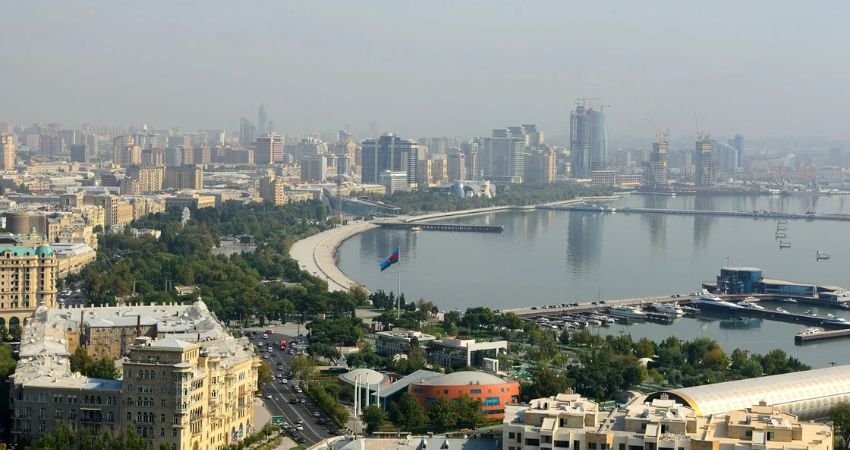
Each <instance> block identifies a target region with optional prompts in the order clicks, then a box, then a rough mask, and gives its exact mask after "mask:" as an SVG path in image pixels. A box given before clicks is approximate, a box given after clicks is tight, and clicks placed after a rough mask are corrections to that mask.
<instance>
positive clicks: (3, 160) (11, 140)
mask: <svg viewBox="0 0 850 450" xmlns="http://www.w3.org/2000/svg"><path fill="white" fill-rule="evenodd" d="M0 170H15V135H14V134H11V133H3V134H0Z"/></svg>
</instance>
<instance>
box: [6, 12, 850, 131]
mask: <svg viewBox="0 0 850 450" xmlns="http://www.w3.org/2000/svg"><path fill="white" fill-rule="evenodd" d="M657 5H658V6H657V7H655V8H651V7H648V6H646V5H634V4H630V3H627V2H601V3H594V4H592V5H587V4H582V5H570V4H561V3H555V2H539V3H536V4H534V5H500V7H495V8H494V7H491V5H490V4H489V3H486V4H485V3H482V2H464V3H463V4H460V5H458V4H454V3H451V4H450V3H447V2H435V3H430V4H427V5H417V7H416V8H410V7H406V6H404V5H398V4H395V3H392V2H382V1H375V2H370V3H369V4H368V5H367V6H372V7H371V8H369V7H362V6H361V5H358V6H356V7H355V6H354V5H334V6H329V5H322V4H271V3H260V4H258V5H257V6H256V7H255V8H250V9H248V8H245V7H244V5H230V4H226V3H220V4H216V5H215V6H216V7H213V8H210V7H206V8H197V7H194V6H192V5H185V4H184V5H171V4H169V5H168V11H169V14H162V12H161V9H158V8H156V7H155V6H156V4H154V5H152V6H151V7H149V8H144V9H139V8H133V9H130V6H129V5H112V4H110V5H98V7H97V8H94V7H93V4H90V5H89V6H88V7H86V6H85V5H83V6H77V5H73V6H72V5H61V4H60V5H52V6H51V9H50V11H49V13H46V12H45V11H43V10H42V8H39V6H31V5H19V6H18V7H16V8H14V9H12V10H10V11H8V19H9V20H8V25H7V26H6V27H4V28H3V30H2V31H0V36H2V39H0V41H1V42H3V43H2V44H0V56H2V57H3V58H4V60H6V61H18V63H17V64H15V65H14V69H13V70H9V71H7V72H6V74H5V80H6V81H5V83H3V84H2V85H0V95H2V96H3V98H5V99H6V105H7V108H6V109H5V111H4V113H5V114H4V117H2V118H0V120H2V121H7V122H15V123H22V124H26V123H31V122H36V121H47V122H61V123H63V124H67V125H68V126H71V127H76V126H78V125H79V124H80V122H89V123H113V124H131V123H138V124H141V123H145V122H151V121H155V122H157V123H159V124H162V126H172V125H175V124H180V125H183V126H185V127H187V128H201V127H213V128H225V129H228V130H231V129H233V128H235V127H236V125H237V124H238V118H239V117H240V116H244V117H253V118H256V117H257V107H258V106H259V105H260V104H265V107H266V110H267V111H268V117H274V118H275V123H276V126H277V128H278V129H279V130H280V131H285V132H296V133H297V132H306V131H308V130H323V129H327V128H333V127H335V126H338V125H335V124H350V126H351V130H352V131H354V132H355V134H358V135H360V136H363V137H369V136H370V135H371V134H372V133H370V130H372V129H376V130H377V131H378V133H381V132H385V131H393V132H396V133H397V134H399V135H405V136H435V135H445V136H460V135H476V134H477V135H483V134H485V133H486V130H488V129H489V128H491V127H492V124H496V123H525V122H533V123H537V124H539V125H540V126H541V128H542V129H545V130H548V134H549V135H550V136H551V137H552V138H553V139H552V140H553V141H555V140H557V139H555V138H557V137H558V136H566V135H567V133H568V128H569V112H570V110H572V109H573V108H574V102H575V99H576V98H580V97H594V96H601V97H605V98H606V100H607V101H608V102H610V104H611V105H612V107H611V108H610V110H606V114H607V116H608V123H609V129H610V131H611V136H612V137H619V136H642V135H651V132H652V130H651V129H650V128H648V127H647V125H646V123H645V119H646V118H653V119H654V120H656V121H657V123H658V124H659V125H663V126H664V127H665V128H668V127H669V128H670V129H671V130H673V136H676V135H680V134H682V135H684V134H691V133H692V131H691V130H694V128H695V127H694V125H693V124H694V117H693V116H694V113H697V114H698V115H699V117H700V122H701V123H702V126H703V127H704V128H705V129H706V130H708V131H711V132H712V134H713V135H722V136H733V135H734V134H736V133H741V134H744V135H747V136H754V137H781V136H826V137H834V138H848V136H850V134H848V133H847V131H845V127H844V126H843V122H844V117H843V105H844V104H846V102H847V100H848V98H847V96H848V94H847V93H846V90H844V89H842V86H841V80H843V79H844V78H846V77H845V76H844V75H846V74H848V73H850V67H848V65H847V64H846V63H844V62H843V61H840V60H839V59H837V58H833V57H831V56H830V55H836V54H840V53H841V52H840V45H841V43H843V42H845V41H846V40H847V37H848V35H847V34H848V31H846V30H845V29H844V28H843V26H842V25H843V23H845V22H846V20H845V19H847V18H848V16H850V8H848V7H847V5H845V4H842V3H837V2H835V3H832V2H830V3H825V4H820V5H814V6H812V7H810V8H807V9H806V10H804V11H799V10H798V8H795V7H794V6H792V4H791V3H790V2H771V3H767V2H748V3H746V4H738V3H732V2H714V3H712V4H711V5H706V6H704V7H702V8H692V7H690V5H680V4H677V3H674V2H660V3H658V4H657ZM733 6H734V8H733ZM188 16H191V17H193V18H194V20H192V21H183V20H178V18H180V17H188ZM69 17H73V18H74V20H73V21H70V20H68V18H69ZM232 17H242V19H244V20H238V21H235V20H232ZM387 17H395V18H396V19H397V20H393V21H387V20H385V19H386V18H387ZM119 19H120V20H119ZM792 22H793V23H794V25H795V26H794V27H789V26H781V24H785V23H792ZM420 24H422V25H424V24H427V26H417V25H420ZM72 25H73V26H72ZM319 25H321V26H319ZM378 25H380V26H378ZM777 25H780V26H777ZM36 29H37V30H39V33H37V34H36V33H33V32H32V30H36ZM127 29H138V30H139V31H140V32H138V33H126V30H127ZM506 30H510V31H506ZM104 36H109V38H110V40H111V42H112V45H110V46H107V47H105V46H99V45H95V44H96V43H98V42H100V40H101V39H102V38H103V37H104ZM387 36H393V39H387V38H386V37H387ZM22 43H26V45H20V44H22ZM506 50H509V51H511V52H514V53H517V54H522V55H524V57H523V58H522V61H523V63H519V64H505V58H504V56H505V55H504V52H505V51H506ZM24 52H25V53H24ZM32 54H39V55H40V58H29V57H28V56H29V55H32ZM116 54H118V55H131V56H132V58H128V59H127V60H126V61H127V62H126V63H124V64H125V65H126V67H125V68H124V69H122V70H117V67H120V66H121V63H120V62H119V61H117V58H120V57H118V56H115V55H116ZM792 56H793V57H792ZM261 63H262V64H264V67H266V70H263V71H258V70H256V67H258V66H259V64H261ZM340 67H343V68H345V69H344V70H340ZM446 68H451V70H446ZM164 73H167V76H166V75H161V74H164ZM767 74H774V75H775V76H766V75H767ZM496 92H498V95H495V94H494V93H496ZM401 98H404V101H399V100H400V99H401ZM8 105H11V106H8ZM805 110H808V111H818V113H817V114H800V113H799V111H805ZM436 111H442V113H440V114H435V112H436ZM332 124H333V125H332Z"/></svg>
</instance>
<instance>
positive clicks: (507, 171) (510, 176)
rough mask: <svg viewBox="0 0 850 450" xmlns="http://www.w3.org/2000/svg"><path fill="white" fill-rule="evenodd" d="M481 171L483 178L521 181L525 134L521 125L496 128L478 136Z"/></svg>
mask: <svg viewBox="0 0 850 450" xmlns="http://www.w3.org/2000/svg"><path fill="white" fill-rule="evenodd" d="M480 142H481V148H480V164H481V172H482V173H483V174H484V177H485V178H488V179H491V180H497V181H507V182H510V183H521V182H522V177H524V176H525V154H526V136H525V134H524V133H523V131H522V127H510V128H498V129H495V130H493V136H492V137H486V138H480Z"/></svg>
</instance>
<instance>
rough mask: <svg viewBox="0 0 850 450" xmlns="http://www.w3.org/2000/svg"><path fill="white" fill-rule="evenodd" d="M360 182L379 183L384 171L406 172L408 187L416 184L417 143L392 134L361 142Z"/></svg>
mask: <svg viewBox="0 0 850 450" xmlns="http://www.w3.org/2000/svg"><path fill="white" fill-rule="evenodd" d="M361 147H362V156H361V160H362V169H361V182H362V183H364V184H380V181H379V177H380V175H381V174H382V173H383V172H384V171H387V170H389V171H393V172H404V173H406V174H407V184H408V187H412V186H416V175H417V171H416V167H417V164H418V161H419V145H418V144H417V143H416V142H414V141H410V140H407V139H402V138H400V137H398V136H396V135H394V134H385V135H383V136H381V137H379V138H377V139H366V140H365V141H363V142H362V143H361Z"/></svg>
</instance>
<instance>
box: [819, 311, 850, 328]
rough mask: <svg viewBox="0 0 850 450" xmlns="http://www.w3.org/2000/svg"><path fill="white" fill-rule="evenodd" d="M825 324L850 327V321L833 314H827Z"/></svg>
mask: <svg viewBox="0 0 850 450" xmlns="http://www.w3.org/2000/svg"><path fill="white" fill-rule="evenodd" d="M823 324H824V325H832V326H841V327H850V321H848V320H847V319H845V318H843V317H838V316H836V315H833V314H827V315H826V320H824V321H823Z"/></svg>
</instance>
